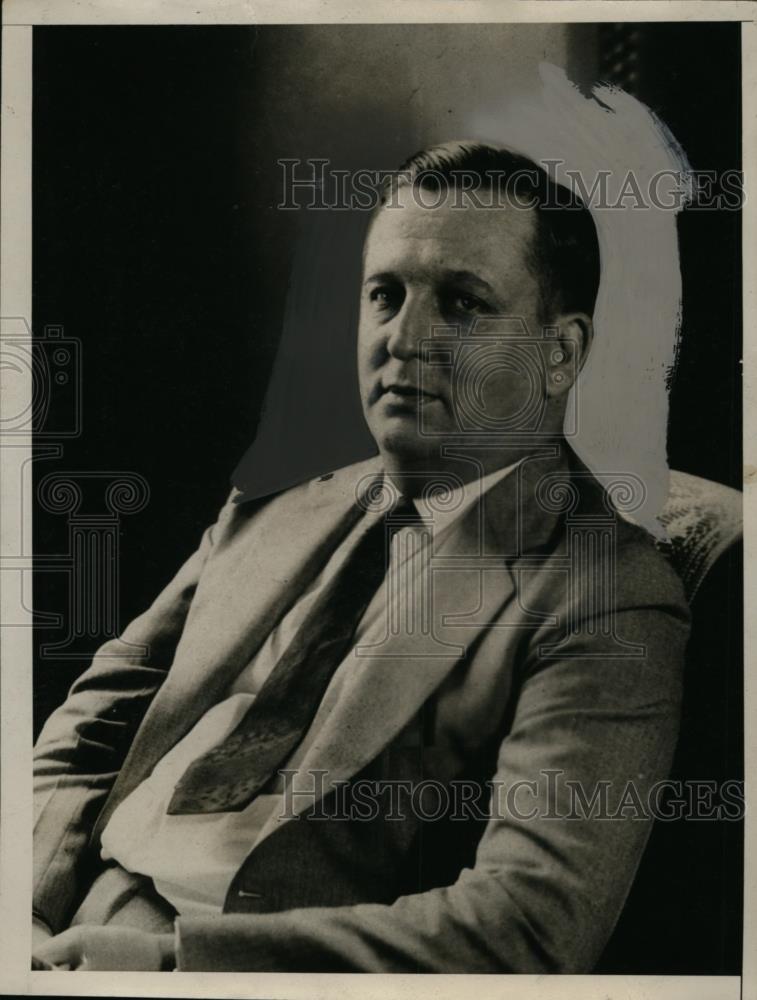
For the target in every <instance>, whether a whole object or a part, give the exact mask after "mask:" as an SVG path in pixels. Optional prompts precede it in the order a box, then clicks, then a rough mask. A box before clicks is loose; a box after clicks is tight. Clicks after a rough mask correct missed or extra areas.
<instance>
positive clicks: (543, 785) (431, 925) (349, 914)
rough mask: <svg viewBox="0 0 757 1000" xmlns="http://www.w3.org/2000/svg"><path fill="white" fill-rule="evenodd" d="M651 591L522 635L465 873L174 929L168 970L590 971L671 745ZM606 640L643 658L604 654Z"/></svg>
mask: <svg viewBox="0 0 757 1000" xmlns="http://www.w3.org/2000/svg"><path fill="white" fill-rule="evenodd" d="M655 568H656V567H653V569H655ZM666 568H667V567H666ZM665 580H667V581H668V582H667V584H666V585H664V586H662V587H656V588H655V595H656V596H655V598H654V599H651V600H650V599H649V598H650V595H649V592H647V594H646V596H645V595H644V594H643V592H642V591H641V590H640V589H637V593H636V595H630V594H626V595H624V598H625V599H623V600H621V601H620V602H619V604H620V607H618V610H617V612H616V613H615V614H614V615H612V616H611V615H608V614H607V613H598V612H595V613H594V614H593V615H591V616H589V617H586V618H584V620H582V621H581V622H580V627H579V628H578V629H576V630H574V631H572V633H571V636H570V638H569V639H568V641H567V642H565V643H562V644H561V645H560V647H559V649H558V650H556V651H555V654H554V655H552V656H544V655H543V653H542V652H540V650H543V648H544V644H545V643H549V642H550V640H552V641H554V639H555V636H554V635H551V636H550V634H549V631H548V630H543V631H541V632H540V633H539V634H538V635H537V636H536V637H535V640H534V642H533V643H532V645H531V647H530V652H529V655H528V658H527V660H526V662H525V668H524V672H523V679H522V682H521V686H520V691H519V694H518V700H517V707H516V709H515V714H514V719H513V723H512V726H511V727H510V730H509V732H508V733H507V735H506V737H505V738H504V739H503V741H502V743H501V746H500V750H499V756H498V762H497V771H496V775H495V777H494V780H493V783H492V789H493V792H492V805H491V809H490V813H489V815H488V817H487V824H486V827H485V831H484V834H483V837H482V839H481V841H480V843H479V846H478V850H477V854H476V859H475V863H474V865H473V867H472V868H465V869H463V870H462V871H461V873H460V875H459V877H458V878H457V880H456V881H455V882H454V884H452V885H449V886H446V887H441V888H437V889H433V890H431V891H428V892H423V893H419V894H415V895H406V896H402V897H400V898H399V899H397V900H396V901H395V902H394V903H393V904H391V905H382V904H359V905H354V906H339V907H334V908H313V909H304V908H303V909H293V910H288V911H283V912H280V913H271V914H222V915H220V916H217V917H211V918H208V917H180V918H178V920H177V941H178V955H179V958H178V961H179V968H180V969H182V970H190V971H200V970H229V971H237V970H238V971H244V970H250V971H253V970H254V971H265V972H279V971H287V972H305V971H341V972H350V971H351V972H358V971H363V972H405V973H410V972H441V973H459V972H469V973H476V972H497V973H505V972H523V973H543V972H550V973H554V972H562V973H585V972H589V971H590V970H591V969H592V967H593V965H594V964H595V962H596V961H597V959H598V958H599V955H600V953H601V951H602V949H603V947H604V945H605V944H606V942H607V939H608V938H609V936H610V933H611V931H612V929H613V926H614V924H615V922H616V920H617V918H618V916H619V914H620V911H621V909H622V906H623V904H624V902H625V899H626V896H627V894H628V892H629V890H630V887H631V883H632V881H633V878H634V875H635V872H636V869H637V867H638V864H639V861H640V859H641V855H642V852H643V850H644V847H645V844H646V841H647V837H648V835H649V832H650V829H651V823H652V813H651V811H650V800H651V803H654V787H655V784H656V783H657V782H659V781H662V780H664V779H666V778H667V775H668V772H669V768H670V764H671V760H672V755H673V751H674V748H675V743H676V739H677V732H678V722H679V713H680V698H681V677H682V666H683V660H684V651H685V645H686V641H687V636H688V624H689V615H688V609H687V607H686V604H685V601H684V599H683V596H682V593H681V588H680V586H678V582H677V580H673V579H672V574H671V577H670V578H669V577H665ZM617 636H620V637H622V639H623V641H625V642H630V643H635V644H636V645H637V647H640V648H641V655H638V648H637V655H635V656H631V655H628V653H629V652H630V650H629V649H628V648H625V649H624V650H623V649H621V650H620V655H618V652H619V649H618V643H617ZM570 782H572V783H574V784H573V786H572V787H571V784H570ZM519 783H520V784H519ZM526 783H529V784H526ZM597 790H599V794H600V798H599V799H598V800H597V802H596V803H595V804H594V805H592V802H591V800H592V796H593V795H594V794H595V793H596V792H597ZM603 790H604V791H603ZM605 793H606V795H607V800H606V805H605V804H603V801H604V800H602V798H601V796H602V795H603V794H605ZM581 796H583V800H584V802H585V803H586V805H584V806H583V807H582V800H581ZM592 809H594V810H597V809H598V810H599V814H597V812H595V813H594V815H593V816H592V812H591V811H592Z"/></svg>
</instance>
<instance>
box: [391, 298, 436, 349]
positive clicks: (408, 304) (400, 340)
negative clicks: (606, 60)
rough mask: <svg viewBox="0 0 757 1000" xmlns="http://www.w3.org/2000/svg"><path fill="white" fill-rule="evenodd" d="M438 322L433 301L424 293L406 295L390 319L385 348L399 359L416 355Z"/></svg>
mask: <svg viewBox="0 0 757 1000" xmlns="http://www.w3.org/2000/svg"><path fill="white" fill-rule="evenodd" d="M438 322H439V318H438V316H436V312H435V309H434V306H433V303H432V302H431V301H430V300H429V299H428V298H427V297H426V296H424V295H407V296H406V297H405V301H404V302H403V303H402V308H401V309H400V311H399V312H398V313H397V315H396V316H395V317H394V319H393V320H392V328H391V331H390V333H389V339H388V341H387V345H386V349H387V351H388V352H389V354H391V355H392V357H395V358H398V359H399V360H400V361H406V360H408V359H410V358H414V357H418V355H419V353H420V349H421V344H422V342H423V341H424V340H427V339H428V338H429V337H430V336H431V335H432V331H433V328H434V324H435V323H438Z"/></svg>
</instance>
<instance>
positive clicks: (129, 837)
mask: <svg viewBox="0 0 757 1000" xmlns="http://www.w3.org/2000/svg"><path fill="white" fill-rule="evenodd" d="M516 464H517V463H516ZM514 468H515V465H511V466H507V467H506V468H503V469H497V470H496V471H495V472H492V473H490V474H489V475H487V476H485V477H483V478H482V479H480V480H475V481H474V482H472V483H467V484H464V485H462V486H460V487H458V488H457V489H456V490H454V491H452V493H451V495H450V496H449V498H448V502H447V503H446V504H445V505H444V506H445V509H444V510H440V509H439V506H440V505H439V504H433V510H432V508H431V507H430V506H429V504H428V503H427V502H426V501H425V500H423V499H418V500H416V501H414V502H415V506H416V509H417V510H418V513H419V514H420V515H421V518H422V520H423V523H424V524H426V525H428V526H430V528H431V529H432V531H433V538H434V545H435V547H436V545H437V544H439V542H440V540H441V536H442V534H445V535H446V533H447V529H448V528H450V527H451V525H452V524H453V523H454V522H455V521H457V520H458V518H460V517H461V516H462V515H463V513H464V512H465V511H466V510H467V509H468V508H469V507H470V506H471V505H472V504H473V503H474V502H475V501H476V500H477V499H478V498H479V497H481V496H483V494H484V493H485V492H486V491H487V490H488V489H490V488H491V487H492V486H493V485H494V483H495V482H498V481H499V480H500V479H503V478H504V477H505V475H507V474H508V473H509V472H510V471H512V469H514ZM366 522H368V523H366ZM372 523H373V520H371V519H370V518H367V517H366V518H361V519H360V521H359V522H358V523H357V524H356V526H355V527H354V528H353V530H352V531H351V532H349V533H348V535H347V537H346V538H345V540H344V541H343V542H342V544H341V545H340V546H338V548H337V549H336V550H335V551H334V553H333V554H332V556H331V557H330V559H329V560H328V562H327V563H326V565H325V567H324V568H323V570H322V571H321V573H320V574H319V575H318V576H317V578H316V579H315V580H314V581H313V583H312V584H311V586H310V587H309V588H308V589H307V590H306V591H305V592H304V593H303V594H302V595H301V596H300V598H299V600H298V601H296V602H295V604H294V606H293V607H292V608H291V609H290V610H289V611H288V612H287V614H286V615H284V617H283V618H282V620H281V621H280V622H279V623H278V625H277V626H276V627H275V628H274V629H273V630H272V632H271V633H270V635H269V636H268V638H267V640H266V641H265V643H264V644H263V645H262V647H261V648H260V650H259V651H258V652H257V653H256V655H255V656H254V657H253V658H252V660H251V662H250V663H249V664H248V666H247V667H246V668H245V669H244V670H243V671H242V672H241V673H240V674H239V676H238V677H237V679H236V680H235V681H234V683H233V684H232V685H231V687H230V688H229V690H228V696H227V697H226V698H225V699H224V700H223V701H220V702H218V704H216V705H214V706H213V708H211V709H210V710H209V711H207V712H206V713H205V715H204V716H203V717H202V718H201V719H200V720H199V722H197V723H196V724H195V726H194V727H193V728H192V729H191V730H190V731H189V732H188V733H187V735H186V736H185V737H184V738H183V739H181V740H180V741H179V742H178V743H177V744H176V746H174V747H173V749H171V750H170V751H169V752H168V753H167V754H166V755H165V757H163V758H162V760H161V761H160V762H159V763H158V764H157V765H156V766H155V768H154V769H153V771H152V773H151V774H150V776H149V777H148V778H146V779H145V780H144V781H143V782H142V783H141V784H140V785H139V786H138V787H137V788H135V789H134V791H133V792H132V793H131V794H130V795H129V796H127V798H125V799H124V801H123V802H122V803H121V804H120V805H119V806H118V808H117V809H116V810H115V811H114V813H113V815H112V817H111V818H110V821H109V822H108V824H107V826H106V827H105V830H104V832H103V836H102V857H103V858H104V859H106V860H108V859H110V858H112V859H114V860H115V861H117V862H118V863H119V864H120V865H121V866H122V867H124V868H126V869H127V870H129V871H132V872H139V873H141V874H143V875H147V876H150V877H151V878H152V880H153V882H154V884H155V888H156V889H157V891H158V892H159V893H160V894H161V895H162V896H163V897H164V898H165V899H167V900H168V901H169V902H170V903H171V904H172V905H173V906H174V908H175V909H176V910H177V911H178V913H180V914H181V915H182V916H184V915H187V914H189V915H203V914H210V913H220V912H221V910H222V908H223V904H224V900H225V898H226V893H227V891H228V887H229V884H230V882H231V880H232V878H233V877H234V875H235V874H236V872H237V871H238V870H239V868H240V867H241V865H242V863H243V862H244V860H245V858H246V857H247V855H248V854H249V853H250V851H251V850H252V849H253V848H254V847H255V846H256V844H257V843H258V841H259V838H260V834H261V831H262V828H263V826H264V824H265V823H266V821H267V820H268V818H269V817H270V816H271V815H272V813H273V810H275V809H278V810H280V811H281V812H283V811H284V802H283V799H282V795H281V793H280V792H276V793H275V794H267V795H262V794H261V795H258V796H256V797H255V798H254V799H253V801H252V802H251V803H250V804H249V805H248V806H247V807H246V808H245V809H242V810H239V811H235V812H224V813H198V814H191V815H174V816H171V815H168V813H167V808H168V804H169V802H170V800H171V797H172V795H173V791H174V787H175V786H176V784H177V782H178V781H179V779H180V778H181V777H182V776H183V774H184V772H185V771H186V770H187V768H188V767H189V765H190V764H191V763H192V762H193V761H195V760H197V758H198V757H200V756H202V755H203V754H205V753H207V751H209V750H211V749H212V748H213V747H215V746H218V745H219V744H220V743H222V742H223V741H224V740H225V739H226V737H227V736H228V735H229V734H230V733H231V732H232V731H233V730H234V729H235V728H236V726H237V725H238V724H239V722H240V721H241V719H242V718H243V716H244V715H245V713H246V712H247V710H248V708H249V707H250V705H251V704H252V703H253V702H254V700H255V695H256V693H257V692H258V691H259V690H260V688H261V686H262V684H263V683H264V681H265V679H266V677H267V676H268V674H269V673H270V672H271V670H272V669H273V667H274V666H275V664H276V663H277V661H278V659H279V657H280V656H281V654H282V653H283V651H284V650H285V649H286V648H287V646H288V645H289V643H290V642H291V641H292V639H293V638H294V636H295V634H296V632H297V630H298V628H299V627H300V625H301V624H302V622H303V621H304V619H305V617H306V616H307V614H308V612H309V610H310V608H311V606H312V605H313V603H314V602H315V601H316V599H317V598H318V595H319V593H320V592H321V590H322V589H323V587H325V586H326V585H327V584H328V583H329V582H330V581H331V580H332V579H333V577H334V576H335V574H336V573H337V572H338V571H339V568H340V567H341V565H342V563H343V562H344V561H345V559H346V558H347V557H348V556H349V554H350V552H351V551H352V549H353V548H354V546H355V545H356V544H357V542H358V540H359V538H360V536H361V535H362V534H363V533H364V532H365V531H366V530H367V529H368V528H369V527H370V524H372ZM414 530H416V531H417V529H413V528H412V527H408V528H403V529H402V530H401V531H399V532H398V533H397V535H395V537H394V538H393V540H392V551H391V555H390V566H389V573H392V572H396V571H397V569H398V568H399V567H400V566H401V565H403V564H404V562H405V561H407V560H411V561H412V562H411V563H410V567H409V571H410V572H409V573H408V572H407V571H405V572H404V573H403V575H404V576H405V577H406V578H409V576H410V575H412V574H415V573H416V572H420V571H421V569H422V567H423V560H422V558H421V557H420V556H421V547H420V546H419V545H418V544H413V541H412V540H410V539H409V537H408V536H409V534H411V533H412V532H413V531H414ZM385 613H386V591H385V583H383V584H382V585H381V586H380V587H379V589H378V591H377V593H376V594H375V596H374V598H373V599H372V600H371V602H370V604H369V605H368V608H367V609H366V612H365V614H364V615H363V617H362V618H361V620H360V623H359V625H358V628H357V631H356V634H355V646H357V645H361V644H371V643H374V642H379V641H380V640H381V638H382V636H383V635H384V630H385V622H384V620H383V618H384V615H385ZM354 655H355V653H354V647H353V649H351V650H350V652H349V653H348V654H347V656H346V658H345V660H344V661H343V662H342V663H341V664H340V665H339V667H338V668H337V670H336V671H335V673H334V675H333V677H332V679H331V682H330V684H329V689H328V690H329V695H330V696H331V697H332V698H334V697H335V698H336V699H338V697H339V690H340V688H341V686H342V683H343V680H344V677H345V673H346V671H348V670H349V669H350V665H351V663H352V660H353V657H354ZM314 729H315V727H313V726H311V727H310V729H309V730H308V732H307V733H306V734H305V737H304V739H303V741H302V743H301V744H300V746H299V747H298V749H297V751H296V752H297V754H298V756H301V755H302V752H303V751H304V750H306V748H307V746H309V745H310V744H312V742H313V740H314V739H315V738H316V737H317V732H315V731H314Z"/></svg>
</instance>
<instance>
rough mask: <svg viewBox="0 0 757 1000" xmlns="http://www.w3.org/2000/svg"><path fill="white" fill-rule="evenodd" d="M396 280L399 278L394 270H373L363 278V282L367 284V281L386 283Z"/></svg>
mask: <svg viewBox="0 0 757 1000" xmlns="http://www.w3.org/2000/svg"><path fill="white" fill-rule="evenodd" d="M398 280H399V279H398V277H397V275H396V274H395V273H394V271H374V273H373V274H371V275H369V276H368V277H367V278H366V279H365V283H366V284H368V282H369V281H370V282H373V283H377V282H387V283H388V282H392V281H395V282H396V281H398Z"/></svg>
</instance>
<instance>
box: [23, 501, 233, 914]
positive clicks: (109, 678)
mask: <svg viewBox="0 0 757 1000" xmlns="http://www.w3.org/2000/svg"><path fill="white" fill-rule="evenodd" d="M229 506H230V504H229V503H227V504H226V505H225V507H224V508H223V510H222V512H221V515H220V516H219V519H218V521H217V522H216V524H215V525H213V526H211V527H209V528H208V529H207V530H206V531H205V533H204V534H203V536H202V540H201V543H200V545H199V547H198V549H197V550H196V551H195V552H194V553H193V554H192V556H191V557H190V558H189V559H188V560H187V561H186V562H185V563H184V565H183V566H182V567H181V569H180V570H179V572H178V573H177V574H176V576H175V577H174V578H173V580H172V581H171V582H170V583H169V584H168V586H167V587H166V588H165V589H164V590H163V591H162V593H161V594H160V595H159V596H158V598H157V599H156V600H155V601H154V602H153V604H152V605H151V606H150V607H149V608H148V609H147V611H145V612H144V613H143V614H141V615H140V616H139V617H138V618H136V619H135V620H134V621H132V622H131V624H130V625H129V626H128V627H127V628H126V629H125V630H124V632H123V633H122V635H121V636H120V637H119V638H117V639H113V640H111V641H109V642H106V643H105V644H104V645H103V646H102V647H101V648H100V649H99V650H98V652H97V653H96V655H95V657H94V659H93V662H92V664H91V665H90V666H89V668H88V669H87V670H86V671H85V672H84V673H83V674H82V675H81V677H79V679H78V680H77V681H76V683H75V684H74V685H73V687H72V688H71V690H70V692H69V694H68V697H67V699H66V701H65V702H64V703H63V704H62V705H61V706H60V707H59V708H58V709H56V710H55V711H54V712H53V713H52V714H51V715H50V717H49V718H48V720H47V721H46V723H45V725H44V727H43V729H42V732H41V733H40V736H39V739H38V741H37V745H36V748H35V753H34V879H33V908H34V914H35V916H37V917H38V918H39V919H41V920H43V921H44V922H45V923H46V924H47V925H48V926H49V927H50V928H51V929H52V930H54V931H56V932H57V931H60V930H62V929H63V928H64V927H65V926H66V924H67V920H68V918H69V917H70V914H71V912H72V911H73V909H74V907H75V906H76V904H77V902H78V901H79V900H80V898H81V896H82V895H83V893H84V892H85V891H86V888H87V886H86V877H85V876H86V871H87V867H88V865H89V864H90V863H91V861H92V858H91V856H90V853H89V850H88V845H89V840H90V834H91V831H92V828H93V825H94V823H95V821H96V819H97V816H98V815H99V812H100V810H101V809H102V806H103V804H104V802H105V800H106V798H107V795H108V792H109V791H110V789H111V787H112V785H113V782H114V780H115V778H116V776H117V774H118V771H119V769H120V767H121V765H122V763H123V760H124V758H125V756H126V753H127V751H128V749H129V747H130V745H131V742H132V740H133V738H134V734H135V733H136V731H137V729H138V727H139V725H140V723H141V721H142V719H143V717H144V714H145V712H146V711H147V708H148V707H149V705H150V702H151V701H152V699H153V697H154V696H155V693H156V692H157V690H158V689H159V687H160V685H161V684H162V682H163V680H164V678H165V676H166V673H167V672H168V669H169V667H170V666H171V663H172V660H173V655H174V651H175V649H176V646H177V644H178V641H179V638H180V636H181V632H182V629H183V627H184V621H185V619H186V617H187V613H188V611H189V607H190V605H191V603H192V598H193V595H194V592H195V588H196V586H197V582H198V580H199V577H200V573H201V572H202V568H203V566H204V564H205V561H206V560H207V558H208V555H209V553H210V551H211V549H212V548H213V545H214V532H215V531H216V530H218V527H219V524H220V521H221V518H222V517H223V516H225V512H226V511H227V510H228V508H229Z"/></svg>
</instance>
